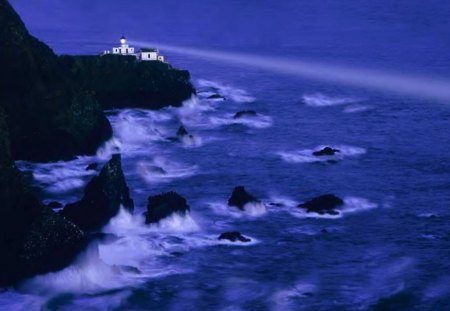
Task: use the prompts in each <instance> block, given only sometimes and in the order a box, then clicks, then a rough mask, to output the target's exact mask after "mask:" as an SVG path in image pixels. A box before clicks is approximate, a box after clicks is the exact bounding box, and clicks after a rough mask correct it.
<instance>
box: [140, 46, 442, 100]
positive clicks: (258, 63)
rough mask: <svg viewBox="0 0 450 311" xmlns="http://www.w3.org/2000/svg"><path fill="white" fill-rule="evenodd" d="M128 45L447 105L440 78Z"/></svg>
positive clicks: (258, 57) (192, 49)
mask: <svg viewBox="0 0 450 311" xmlns="http://www.w3.org/2000/svg"><path fill="white" fill-rule="evenodd" d="M132 43H133V44H136V45H138V46H148V45H154V46H158V47H160V48H161V49H164V50H166V51H170V52H174V53H181V54H185V55H190V56H196V57H201V58H209V59H214V60H219V61H223V62H228V63H234V64H240V65H247V66H252V67H257V68H260V69H265V70H268V71H272V72H278V73H282V74H288V75H293V76H299V77H303V78H309V79H315V80H321V81H326V82H333V83H342V84H347V85H351V86H356V87H363V88H369V89H374V90H378V91H383V92H392V93H396V94H400V95H408V96H413V97H420V98H426V99H432V100H437V101H450V81H449V80H447V79H442V78H430V77H420V76H407V75H403V74H398V73H390V72H383V71H379V70H372V69H359V68H352V67H347V66H342V65H333V64H324V63H318V62H314V61H300V60H287V59H281V58H275V57H266V56H259V55H252V54H243V53H233V52H223V51H217V50H204V49H197V48H190V47H181V46H174V45H165V44H159V43H152V42H143V41H132Z"/></svg>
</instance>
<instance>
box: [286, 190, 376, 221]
mask: <svg viewBox="0 0 450 311" xmlns="http://www.w3.org/2000/svg"><path fill="white" fill-rule="evenodd" d="M343 201H344V205H342V206H340V207H338V208H336V209H335V211H337V212H338V214H336V215H330V214H322V215H321V214H318V213H314V212H310V213H308V212H307V211H306V209H303V208H299V207H296V206H295V207H292V208H290V210H289V212H290V213H291V215H293V216H294V217H297V218H323V219H338V218H342V217H343V216H345V215H348V214H354V213H359V212H364V211H368V210H371V209H375V208H378V204H376V203H373V202H371V201H370V200H368V199H365V198H360V197H353V196H347V197H344V199H343Z"/></svg>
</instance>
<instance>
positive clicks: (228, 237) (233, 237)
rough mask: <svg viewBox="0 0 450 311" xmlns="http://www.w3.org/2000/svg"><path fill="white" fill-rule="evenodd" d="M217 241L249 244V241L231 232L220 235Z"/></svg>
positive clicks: (235, 232) (238, 233)
mask: <svg viewBox="0 0 450 311" xmlns="http://www.w3.org/2000/svg"><path fill="white" fill-rule="evenodd" d="M218 239H219V240H228V241H230V242H238V241H239V242H250V241H251V239H249V238H247V237H245V236H243V235H242V234H241V233H240V232H237V231H231V232H224V233H222V234H220V236H219V238H218Z"/></svg>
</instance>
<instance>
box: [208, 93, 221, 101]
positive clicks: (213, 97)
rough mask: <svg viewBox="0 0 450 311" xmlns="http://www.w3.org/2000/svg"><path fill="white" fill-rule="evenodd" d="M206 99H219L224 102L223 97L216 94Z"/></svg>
mask: <svg viewBox="0 0 450 311" xmlns="http://www.w3.org/2000/svg"><path fill="white" fill-rule="evenodd" d="M208 99H220V100H225V97H223V96H222V95H220V94H217V93H216V94H212V95H210V96H208Z"/></svg>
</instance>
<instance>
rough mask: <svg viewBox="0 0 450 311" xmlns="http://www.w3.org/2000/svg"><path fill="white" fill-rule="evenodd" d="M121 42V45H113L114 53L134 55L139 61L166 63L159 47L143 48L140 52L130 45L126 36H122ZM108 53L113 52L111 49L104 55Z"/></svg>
mask: <svg viewBox="0 0 450 311" xmlns="http://www.w3.org/2000/svg"><path fill="white" fill-rule="evenodd" d="M119 42H120V46H118V47H113V49H112V54H116V55H129V56H134V57H136V58H137V59H138V60H139V61H160V62H163V63H166V58H165V57H164V55H161V54H160V53H159V50H158V49H157V48H141V49H140V50H139V51H138V52H135V49H134V47H132V46H129V45H128V42H127V38H125V36H122V37H120V39H119ZM108 54H111V51H109V50H108V51H104V52H103V53H102V55H108Z"/></svg>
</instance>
